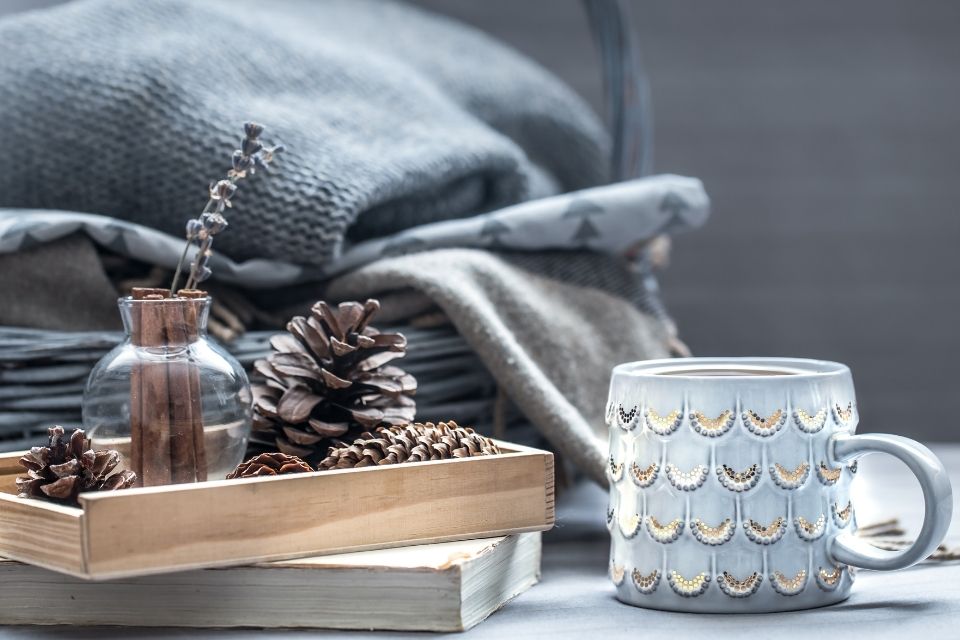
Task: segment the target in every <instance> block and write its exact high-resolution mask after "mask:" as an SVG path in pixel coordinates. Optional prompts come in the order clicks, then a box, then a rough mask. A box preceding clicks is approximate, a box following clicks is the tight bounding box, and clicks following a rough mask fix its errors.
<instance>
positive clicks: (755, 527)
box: [743, 516, 787, 545]
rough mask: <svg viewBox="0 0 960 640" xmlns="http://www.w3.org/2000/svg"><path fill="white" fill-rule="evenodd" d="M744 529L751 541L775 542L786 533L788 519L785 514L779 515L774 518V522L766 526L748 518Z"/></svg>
mask: <svg viewBox="0 0 960 640" xmlns="http://www.w3.org/2000/svg"><path fill="white" fill-rule="evenodd" d="M743 531H744V533H746V534H747V538H749V539H750V540H751V542H756V543H757V544H763V545H768V544H774V543H776V542H778V541H779V540H780V538H782V537H783V534H784V533H786V531H787V520H786V518H784V517H783V516H779V517H777V518H774V519H773V522H771V523H770V524H768V525H766V526H764V525H763V524H761V523H759V522H757V521H756V520H753V519H752V518H748V519H747V520H745V521H744V523H743Z"/></svg>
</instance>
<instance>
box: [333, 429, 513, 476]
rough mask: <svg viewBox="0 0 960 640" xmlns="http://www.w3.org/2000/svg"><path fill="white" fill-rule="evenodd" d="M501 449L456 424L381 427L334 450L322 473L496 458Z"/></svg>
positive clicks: (488, 439)
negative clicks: (407, 463) (492, 456)
mask: <svg viewBox="0 0 960 640" xmlns="http://www.w3.org/2000/svg"><path fill="white" fill-rule="evenodd" d="M498 453H500V449H499V448H498V447H497V445H496V444H495V443H494V442H493V440H491V439H490V438H486V437H484V436H482V435H480V434H479V433H476V432H475V431H474V430H473V429H471V428H469V427H460V426H457V423H456V422H453V421H452V420H451V421H450V422H441V423H440V424H438V425H435V424H433V423H432V422H428V423H426V424H420V423H419V422H418V423H416V424H408V425H406V426H402V427H379V428H378V429H376V432H375V433H364V434H363V435H362V436H361V437H360V438H358V439H357V440H354V442H353V444H347V443H342V444H340V445H339V446H335V447H330V451H329V452H328V453H327V457H326V458H324V459H323V460H322V461H321V462H320V464H319V465H318V467H317V468H318V470H320V471H327V470H329V469H352V468H355V467H371V466H374V465H383V464H402V463H405V462H423V461H425V460H445V459H448V458H470V457H473V456H485V455H495V454H498Z"/></svg>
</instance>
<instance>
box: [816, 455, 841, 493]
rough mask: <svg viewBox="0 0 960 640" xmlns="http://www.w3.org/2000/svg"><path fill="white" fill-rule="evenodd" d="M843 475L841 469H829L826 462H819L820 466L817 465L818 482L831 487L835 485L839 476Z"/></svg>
mask: <svg viewBox="0 0 960 640" xmlns="http://www.w3.org/2000/svg"><path fill="white" fill-rule="evenodd" d="M841 473H843V467H837V468H836V469H831V468H830V467H828V466H827V463H826V462H823V461H822V460H821V461H820V464H818V465H817V477H818V478H820V482H822V483H823V484H825V485H827V486H828V487H831V486H833V485H835V484H837V480H839V479H840V474H841Z"/></svg>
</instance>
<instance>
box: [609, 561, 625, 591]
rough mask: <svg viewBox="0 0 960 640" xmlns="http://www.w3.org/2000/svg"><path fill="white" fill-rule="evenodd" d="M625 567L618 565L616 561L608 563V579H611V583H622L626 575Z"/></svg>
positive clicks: (618, 584)
mask: <svg viewBox="0 0 960 640" xmlns="http://www.w3.org/2000/svg"><path fill="white" fill-rule="evenodd" d="M626 574H627V572H626V568H625V567H624V566H623V565H618V564H616V563H613V562H611V563H610V579H611V580H613V584H615V585H617V586H618V587H619V586H620V585H622V584H623V578H624V577H625V576H626Z"/></svg>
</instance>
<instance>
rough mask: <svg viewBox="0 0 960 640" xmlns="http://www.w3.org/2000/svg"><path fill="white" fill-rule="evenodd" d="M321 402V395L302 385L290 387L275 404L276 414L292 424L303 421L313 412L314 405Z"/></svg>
mask: <svg viewBox="0 0 960 640" xmlns="http://www.w3.org/2000/svg"><path fill="white" fill-rule="evenodd" d="M321 402H323V396H318V395H316V394H314V393H312V392H311V391H309V390H308V389H304V388H302V387H291V388H289V389H287V390H286V391H285V392H284V394H283V395H282V396H281V397H280V402H278V403H277V404H276V414H277V415H278V416H279V417H280V418H281V419H283V420H285V421H287V422H292V423H294V424H297V423H300V422H304V421H305V420H307V419H308V418H309V417H310V414H311V413H313V409H314V407H316V406H317V405H318V404H320V403H321Z"/></svg>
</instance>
